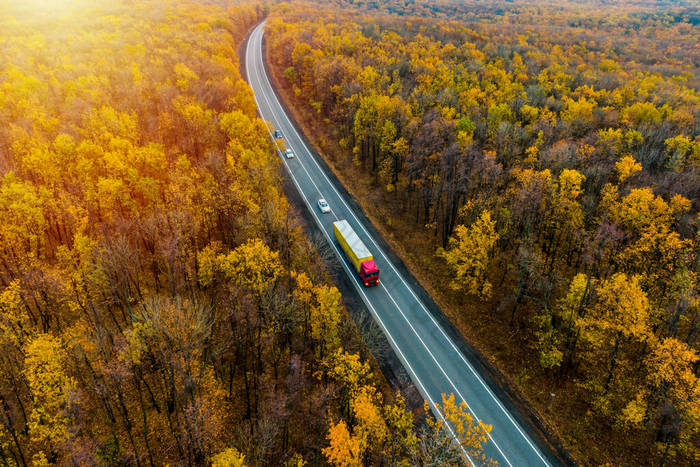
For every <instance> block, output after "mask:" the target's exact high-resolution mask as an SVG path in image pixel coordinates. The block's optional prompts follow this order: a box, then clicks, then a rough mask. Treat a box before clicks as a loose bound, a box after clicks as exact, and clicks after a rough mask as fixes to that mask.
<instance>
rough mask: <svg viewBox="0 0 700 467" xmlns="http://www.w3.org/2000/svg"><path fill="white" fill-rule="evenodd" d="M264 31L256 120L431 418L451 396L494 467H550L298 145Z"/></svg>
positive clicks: (249, 54) (251, 61) (251, 75)
mask: <svg viewBox="0 0 700 467" xmlns="http://www.w3.org/2000/svg"><path fill="white" fill-rule="evenodd" d="M264 24H265V23H264V22H263V23H261V24H259V25H258V26H257V27H256V28H255V29H254V30H253V31H252V32H251V35H250V37H249V39H248V44H247V47H246V56H245V64H246V74H247V75H248V76H247V78H248V82H249V84H250V85H251V87H252V88H253V91H254V93H255V100H256V102H257V104H258V110H259V112H260V115H261V116H262V118H263V119H264V120H266V121H268V122H271V123H272V125H273V126H274V128H276V129H279V130H281V131H282V132H283V133H284V137H285V139H286V141H287V146H288V147H290V148H291V149H292V150H293V151H294V153H295V154H296V157H295V158H293V159H286V158H284V157H282V161H283V162H284V164H285V166H286V169H287V171H288V173H289V175H290V178H291V179H292V181H293V182H294V184H295V186H296V188H297V189H298V190H299V193H300V194H301V197H302V198H303V199H304V202H305V203H306V206H307V208H308V209H309V210H310V211H311V214H312V215H313V217H314V219H315V221H316V223H317V224H318V226H319V227H320V229H321V231H322V232H323V234H324V235H325V237H326V240H327V241H328V243H329V244H330V246H331V247H332V249H333V250H334V251H335V254H336V255H337V257H338V260H339V261H340V262H341V263H342V265H343V268H344V270H345V272H346V273H347V274H348V275H349V276H350V280H351V281H352V283H353V284H354V286H355V288H356V289H357V292H358V294H359V295H360V297H361V298H362V300H363V301H364V303H365V305H366V306H367V308H368V309H369V310H370V312H371V313H372V316H373V317H374V319H375V320H376V321H377V323H378V324H379V326H380V327H381V328H382V330H383V331H384V334H385V335H386V337H387V339H388V340H389V343H390V344H391V346H392V348H393V350H394V352H395V353H396V355H397V356H398V357H399V360H400V361H401V363H402V364H403V365H404V367H405V368H406V370H407V371H408V373H409V375H410V376H411V379H412V380H413V382H414V383H415V385H416V386H417V387H418V389H419V391H420V392H421V394H422V396H423V397H424V398H425V400H426V401H428V403H429V404H430V405H431V407H432V409H433V412H434V413H435V414H436V416H437V417H439V418H442V414H441V413H439V412H438V411H437V410H436V408H435V403H436V402H437V403H441V401H442V398H441V394H450V393H454V395H455V400H456V401H457V402H461V401H465V402H466V403H467V404H468V406H469V410H470V411H471V412H472V415H474V417H475V418H477V419H480V420H482V421H484V422H485V423H488V424H490V425H492V426H493V429H492V431H491V433H490V439H489V441H488V443H487V444H486V446H485V453H486V455H487V456H488V457H491V458H492V459H494V460H496V461H498V464H499V465H501V466H505V465H508V466H525V465H551V461H549V460H548V459H547V458H548V457H549V456H547V457H545V455H543V453H542V451H541V450H540V448H539V447H538V446H537V445H536V444H535V443H534V442H533V440H532V439H531V437H530V436H529V435H528V434H527V432H526V431H525V429H524V428H523V426H522V425H521V423H519V422H518V421H517V420H516V418H519V417H518V415H517V414H511V413H509V412H508V410H507V409H506V408H505V407H504V405H503V404H502V403H501V401H500V400H499V399H498V397H497V396H496V394H495V393H494V391H493V390H492V389H491V388H489V386H488V385H487V383H486V382H485V381H484V380H483V379H482V377H481V376H480V375H479V374H478V372H477V371H476V369H475V368H474V366H473V365H472V364H471V363H470V362H469V360H468V359H467V358H466V357H465V356H464V355H463V354H462V353H461V352H460V351H459V348H458V347H457V346H456V345H455V343H454V342H453V341H452V340H451V339H450V338H449V337H448V336H447V334H446V333H445V331H444V330H443V329H442V327H441V326H440V325H439V324H438V322H437V321H436V320H435V319H434V318H433V316H432V315H431V314H430V312H429V311H428V310H427V308H426V307H425V305H424V304H423V303H422V302H421V300H420V299H419V298H418V296H417V295H416V293H415V292H414V291H413V290H412V288H411V287H410V286H409V284H408V283H407V281H406V280H405V279H404V278H403V277H402V276H401V274H400V272H399V271H398V270H397V268H396V267H394V265H393V264H392V263H391V261H390V259H389V258H388V257H387V255H385V254H384V252H383V251H382V249H381V248H380V246H379V244H378V243H377V242H376V241H375V239H374V238H373V237H372V236H371V234H370V233H369V232H368V231H367V229H366V228H365V227H364V226H363V224H362V223H361V221H360V219H358V217H357V216H356V215H355V213H354V212H353V210H352V208H351V207H350V205H349V204H348V203H347V202H346V200H345V199H344V198H343V196H342V195H341V193H339V191H338V189H337V188H336V186H334V184H333V182H331V180H330V179H329V178H328V177H327V175H326V174H325V172H324V171H323V170H322V168H321V166H320V165H319V163H318V162H317V160H316V159H315V158H314V155H313V154H312V151H310V150H309V148H308V147H307V146H306V144H305V143H304V141H303V139H302V138H301V136H300V135H299V133H298V132H297V129H296V128H295V126H294V125H293V124H292V122H291V120H290V118H289V117H288V116H287V114H286V113H285V110H284V108H283V107H282V105H281V104H280V102H279V100H278V98H277V95H276V94H275V91H274V89H273V87H272V84H271V83H270V80H269V79H268V76H267V72H266V70H265V64H264V57H263V49H262V37H263V27H264ZM319 198H325V199H326V200H327V201H328V203H329V204H330V207H331V209H332V211H331V212H330V213H327V214H322V213H321V212H320V210H319V209H318V206H317V204H316V203H317V201H318V199H319ZM339 219H347V221H348V222H349V223H350V225H352V227H353V229H355V231H356V232H357V234H358V235H359V236H360V238H361V239H362V241H363V242H364V243H365V244H366V245H367V247H368V248H369V249H370V250H371V251H372V253H373V254H374V260H375V261H376V263H377V266H378V267H379V269H380V271H381V273H380V280H381V281H380V285H379V286H377V287H372V288H365V287H364V286H363V285H362V284H361V283H360V281H359V278H358V276H357V274H356V273H355V272H354V269H351V264H350V263H349V261H348V260H347V258H346V257H345V256H344V255H343V254H342V252H341V250H340V248H339V245H338V243H337V242H336V241H335V240H334V238H333V225H332V224H333V222H334V221H336V220H339ZM465 455H466V452H465ZM469 461H470V462H471V459H469Z"/></svg>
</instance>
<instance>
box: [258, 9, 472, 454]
mask: <svg viewBox="0 0 700 467" xmlns="http://www.w3.org/2000/svg"><path fill="white" fill-rule="evenodd" d="M263 24H264V23H263ZM254 33H255V30H254V31H253V32H252V33H251V36H250V37H249V39H248V41H249V43H248V45H247V47H246V65H247V66H246V74H247V75H248V79H250V78H251V67H250V64H249V63H248V57H249V56H250V55H249V47H250V41H251V38H252V35H253V34H254ZM258 81H259V82H261V80H260V78H259V77H258ZM251 88H252V86H251ZM253 98H254V99H255V103H256V104H257V105H258V109H261V107H260V105H259V102H258V99H257V96H256V95H255V91H253ZM266 100H267V99H266ZM268 107H269V110H270V113H271V114H274V112H273V111H272V106H271V105H270V103H269V101H268ZM258 113H259V114H260V116H261V117H262V111H261V110H259V111H258ZM262 120H263V121H264V118H262ZM267 130H268V133H269V134H270V139H272V141H273V143H274V144H275V147H276V148H277V153H278V156H279V157H280V158H281V159H282V163H283V164H284V166H285V168H286V169H287V172H288V173H289V174H290V176H291V178H292V181H293V182H294V185H295V186H296V188H297V191H298V192H299V194H300V195H301V196H302V198H303V199H304V202H305V203H306V206H307V208H308V209H309V211H311V214H312V215H313V217H314V220H315V221H316V224H317V225H318V226H319V227H320V229H321V231H323V234H324V236H325V237H326V240H327V241H328V243H329V244H330V245H331V246H332V247H333V250H334V251H335V254H336V256H338V258H339V259H340V262H341V264H342V265H343V268H344V269H345V272H346V273H347V274H348V275H349V276H351V281H352V283H353V285H354V286H355V288H356V289H357V291H358V292H360V294H361V296H362V300H363V301H364V302H365V304H366V305H367V306H368V308H370V310H371V311H372V315H373V316H374V318H375V319H376V320H377V322H379V324H380V326H381V327H382V329H383V331H384V333H385V334H386V335H387V336H388V337H389V340H390V343H391V346H392V347H393V348H394V350H395V351H396V352H397V354H398V355H399V356H400V359H401V360H402V363H403V364H404V366H405V367H406V368H407V369H408V370H409V371H410V373H411V374H412V375H413V378H414V380H415V381H416V382H417V383H418V386H419V388H418V389H419V391H420V392H421V393H422V395H423V398H424V399H426V400H427V401H428V403H429V404H430V407H431V409H432V411H433V412H435V413H437V415H438V416H439V417H440V419H441V420H442V421H443V423H444V424H445V426H446V427H447V429H448V430H449V432H450V434H451V435H452V437H453V438H454V439H455V441H456V443H457V445H458V446H459V448H460V450H461V451H462V453H463V454H464V456H466V458H467V460H469V463H470V464H471V465H472V466H475V464H474V461H472V459H471V457H470V456H469V454H468V453H467V451H466V450H465V449H464V446H462V444H461V443H460V442H459V438H458V437H457V435H456V434H455V433H454V431H453V429H452V426H451V425H450V424H449V423H447V420H445V417H444V416H443V414H442V413H441V412H440V410H438V409H437V407H436V405H435V402H434V401H433V399H432V398H431V397H430V395H429V394H428V391H427V389H426V388H425V387H424V386H423V383H422V382H421V380H420V378H418V376H417V374H416V373H415V371H414V370H413V367H412V366H411V364H410V363H409V362H408V359H407V358H406V356H405V355H404V354H403V352H402V351H401V349H400V348H399V346H398V344H397V343H396V341H395V340H394V337H393V336H392V335H391V333H390V332H389V330H388V329H387V328H386V326H385V324H384V322H383V321H382V319H381V317H380V316H379V314H378V313H377V310H375V309H374V306H372V304H371V302H370V301H369V298H368V297H367V295H366V294H365V291H364V290H362V288H361V286H360V285H359V284H358V283H357V277H356V274H354V273H353V272H352V271H351V270H350V268H349V266H348V265H347V264H346V263H345V261H344V258H343V257H342V255H341V254H340V251H339V250H338V247H337V246H336V245H335V243H334V242H333V241H332V240H331V238H330V236H329V234H328V232H327V231H326V229H325V227H324V226H323V223H322V222H321V221H320V219H319V218H318V215H317V214H316V211H315V210H314V209H313V205H312V204H311V203H310V202H309V200H308V199H307V197H306V195H305V194H304V191H303V190H302V189H301V187H300V186H299V183H298V182H297V180H296V177H295V176H294V174H293V173H292V170H291V168H290V166H289V165H288V164H287V161H286V160H284V158H283V156H282V155H281V153H280V152H279V146H277V143H276V141H275V140H274V137H273V136H272V133H271V132H270V129H269V127H268V129H267ZM307 175H308V172H307ZM312 182H313V181H312ZM314 185H315V184H314ZM317 189H318V187H317ZM336 219H337V217H336ZM385 290H386V289H385Z"/></svg>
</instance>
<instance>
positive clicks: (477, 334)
mask: <svg viewBox="0 0 700 467" xmlns="http://www.w3.org/2000/svg"><path fill="white" fill-rule="evenodd" d="M266 58H267V63H268V72H269V73H270V75H271V78H272V81H273V83H274V85H275V87H276V88H277V91H278V93H279V94H280V97H281V98H282V99H283V101H284V104H285V105H286V107H287V108H288V109H289V110H290V112H291V114H292V116H293V118H294V120H295V121H296V123H297V124H298V125H299V127H300V129H301V130H302V131H303V132H304V134H305V135H306V136H307V137H308V139H309V142H310V143H311V144H312V146H313V149H314V150H315V151H316V152H317V153H318V154H319V155H321V157H322V158H323V159H324V161H325V162H326V165H327V166H328V167H329V168H330V169H331V170H332V171H333V173H334V175H335V176H336V178H337V179H338V180H340V181H341V183H342V184H343V185H344V186H345V188H346V189H347V191H348V192H349V193H350V194H351V195H352V196H353V197H354V201H355V202H356V203H357V204H359V206H360V207H361V209H362V211H363V214H364V215H365V216H366V217H367V218H368V219H369V220H370V221H371V222H372V223H373V225H374V227H375V228H376V229H377V230H378V231H379V232H380V233H381V235H382V236H383V237H384V240H385V241H386V242H387V243H388V244H389V246H390V247H391V249H392V250H393V251H394V253H396V254H397V255H398V256H399V257H400V259H401V260H402V261H403V262H404V263H405V265H406V266H407V268H408V269H409V270H410V272H411V273H412V274H413V275H414V276H415V277H416V279H417V280H418V281H419V282H420V285H421V286H422V287H424V288H425V290H426V291H427V292H428V293H429V294H430V295H431V298H432V299H433V300H434V301H435V303H437V305H438V306H439V307H440V308H441V310H442V312H443V313H444V314H445V315H446V317H447V318H448V319H449V320H450V321H451V323H452V324H453V325H454V326H455V327H456V328H457V329H458V330H459V332H460V333H461V335H462V336H463V337H464V338H465V340H466V341H467V342H468V343H469V344H470V345H471V346H473V347H474V348H475V349H476V350H477V351H478V352H479V353H480V354H481V357H482V358H483V359H484V360H485V361H486V362H488V364H490V365H492V366H493V367H495V368H496V369H497V371H498V372H500V373H501V375H502V379H503V380H504V381H505V384H506V385H507V386H508V389H509V391H508V392H510V393H512V394H516V395H517V396H518V397H517V398H518V399H521V400H522V401H524V402H525V404H524V405H525V410H529V411H531V412H532V417H530V418H531V419H532V418H535V419H537V420H538V421H539V422H540V423H541V425H543V427H544V430H545V431H546V432H547V437H548V438H549V440H548V441H549V442H550V443H551V444H553V445H555V446H558V447H559V449H558V450H559V451H560V453H561V454H563V455H564V456H565V457H569V456H570V457H571V458H573V461H574V462H580V463H582V464H585V465H601V464H604V463H606V462H609V461H611V460H612V461H617V462H623V465H624V464H628V463H629V465H643V464H645V463H647V462H648V459H649V457H648V456H647V455H646V453H645V451H646V452H647V453H648V451H647V450H648V449H649V447H648V446H647V447H646V448H643V447H642V446H639V449H634V450H633V451H631V450H630V445H629V440H625V439H622V438H619V439H614V434H613V433H611V430H607V429H602V430H598V429H591V428H592V426H591V425H590V424H589V423H586V421H585V420H584V415H585V413H586V411H587V409H588V408H587V407H586V406H585V404H583V403H582V402H581V401H582V400H583V398H581V397H578V394H579V393H580V392H581V391H582V390H583V389H582V388H580V387H578V386H577V385H576V383H575V382H574V381H572V380H571V379H568V380H567V379H564V378H559V377H557V376H556V373H547V372H545V371H544V370H543V369H542V368H541V367H540V366H539V364H538V359H537V355H536V351H535V350H534V349H533V348H531V344H529V343H528V342H527V341H526V340H525V339H524V338H522V337H519V335H518V333H517V332H516V329H514V327H513V326H511V325H510V324H509V320H508V318H507V315H509V313H507V312H506V311H503V310H499V309H498V308H499V302H500V298H501V297H503V296H504V294H506V293H508V292H507V291H506V290H505V289H504V288H499V287H498V286H497V284H498V283H499V282H502V281H501V280H500V278H493V280H492V282H493V283H494V293H493V297H494V298H493V299H492V300H491V301H490V302H479V301H477V300H474V299H471V298H470V297H467V296H465V295H464V294H463V293H459V292H455V291H454V290H452V289H451V288H450V287H449V283H450V280H451V278H450V275H449V271H448V270H447V267H446V265H445V263H444V262H443V261H440V260H439V259H438V258H437V257H436V256H435V248H436V247H435V245H437V244H438V243H439V241H438V240H437V239H436V238H435V237H434V235H433V232H432V230H431V229H427V228H422V227H421V226H420V225H419V224H417V223H416V222H415V212H406V211H405V210H403V209H402V207H401V202H400V200H399V199H397V197H396V196H394V195H393V194H391V193H387V192H386V190H384V188H383V187H382V186H381V185H380V184H378V183H377V182H376V180H375V179H374V177H373V176H372V175H369V174H368V173H367V172H366V171H365V170H363V168H362V167H360V166H356V165H354V164H353V163H351V162H350V161H351V157H350V156H349V155H348V152H349V151H348V150H347V149H343V148H341V147H340V145H339V144H338V141H339V140H340V135H338V134H336V132H335V131H334V129H333V128H332V127H331V126H330V125H329V124H327V123H325V122H323V120H322V119H321V118H320V117H319V116H318V115H316V114H314V113H313V111H312V110H311V108H310V106H307V105H304V104H303V103H301V102H299V101H298V100H297V99H296V98H295V96H294V93H293V90H292V88H291V86H289V85H288V83H287V80H286V79H284V77H283V76H282V74H281V71H280V70H278V69H276V68H275V67H272V66H270V65H269V64H270V63H271V61H270V60H269V55H268V57H266ZM506 282H507V281H506ZM521 314H522V313H521ZM520 325H523V324H522V323H520V324H519V323H517V321H516V323H515V324H514V326H520ZM516 405H519V406H522V405H523V404H516ZM641 444H643V443H641V442H640V445H641ZM561 448H563V450H564V451H565V452H563V453H562V452H561V450H562V449H561Z"/></svg>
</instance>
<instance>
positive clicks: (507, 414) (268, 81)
mask: <svg viewBox="0 0 700 467" xmlns="http://www.w3.org/2000/svg"><path fill="white" fill-rule="evenodd" d="M264 25H265V22H263V23H261V24H260V26H258V27H262V26H264ZM261 35H262V33H261ZM261 56H262V52H261ZM263 76H264V77H265V80H266V81H267V84H268V86H269V87H270V89H273V88H272V84H271V83H270V80H269V78H268V76H267V73H264V74H263ZM273 96H274V98H275V100H276V101H277V103H278V106H279V107H280V108H281V109H282V110H283V111H282V114H283V115H284V118H285V119H286V120H287V123H289V126H290V127H291V128H292V131H294V133H295V134H296V136H297V139H299V141H300V142H301V144H302V145H303V146H304V148H305V149H306V151H307V152H308V153H309V155H311V159H312V160H313V162H314V164H315V165H316V167H318V169H319V171H320V172H321V174H322V175H323V176H324V178H325V179H326V181H327V182H328V184H329V185H330V186H331V188H332V189H333V191H334V192H335V194H336V196H338V198H340V200H341V201H342V203H343V204H344V205H345V207H346V208H347V209H348V211H349V212H350V215H351V216H352V217H353V219H355V222H356V223H357V224H358V225H359V226H360V228H361V229H362V231H363V232H364V233H365V235H366V236H367V238H369V239H370V240H371V242H372V243H374V246H375V247H376V248H377V251H379V253H380V254H381V255H382V256H383V257H384V259H385V260H386V263H387V264H388V265H389V266H390V267H391V269H392V270H393V271H394V274H396V276H397V277H398V278H399V280H401V282H402V283H403V285H404V287H406V289H407V290H408V291H409V292H410V293H411V295H412V296H413V298H414V299H415V300H416V301H417V302H418V304H419V305H420V306H421V308H422V309H423V311H424V312H425V314H427V315H428V317H429V318H430V320H431V321H432V322H433V324H434V325H435V326H436V327H437V328H438V330H439V331H440V333H441V334H442V336H443V337H444V338H445V340H446V341H447V342H448V343H449V344H450V346H451V347H452V349H453V350H454V351H455V353H457V354H458V355H459V356H460V358H461V360H462V361H463V362H464V363H465V364H466V365H467V367H468V368H469V370H470V371H471V373H472V374H473V375H474V376H476V378H477V380H478V381H479V383H480V384H481V386H482V387H483V388H484V389H486V392H487V393H488V394H489V396H491V398H492V399H493V400H494V401H495V402H496V405H498V407H499V408H500V409H501V410H502V411H503V413H504V414H505V415H506V417H507V418H508V420H509V421H510V422H511V423H512V424H513V426H515V429H516V430H518V433H520V435H521V436H522V437H523V438H524V439H525V441H526V442H527V444H528V445H529V446H530V447H531V448H532V450H533V451H534V452H535V454H537V457H539V458H540V460H541V461H542V462H543V463H544V464H545V465H550V464H549V462H547V461H546V460H545V459H544V457H542V455H541V454H540V452H539V449H537V448H536V447H535V445H534V444H533V443H532V441H531V440H530V438H529V437H528V436H527V435H526V434H525V433H524V432H523V431H522V429H521V428H520V426H519V424H518V423H517V422H516V421H515V420H514V419H513V417H512V416H511V415H510V413H509V412H508V410H506V408H505V407H504V406H503V404H501V401H500V400H499V399H498V398H497V397H496V396H495V394H494V393H493V392H492V391H491V389H490V388H489V387H488V385H487V384H486V383H485V382H484V380H483V379H482V378H481V376H480V375H479V373H478V372H477V371H476V370H475V369H474V367H473V366H472V365H471V363H469V361H468V360H467V359H466V357H465V356H464V354H462V352H461V351H459V349H457V346H455V344H454V342H452V340H451V339H450V338H449V337H448V336H447V334H445V331H444V330H443V329H442V326H440V325H439V324H438V323H437V321H436V320H435V318H434V317H433V315H432V314H431V313H430V312H429V311H428V310H427V308H426V307H425V305H424V304H423V302H422V301H421V300H420V299H419V298H418V297H417V296H416V294H415V292H414V291H413V289H412V288H411V287H410V286H409V285H408V283H407V282H406V281H405V280H404V278H403V277H402V276H401V274H399V272H398V271H397V270H396V268H395V267H394V265H393V263H392V262H391V261H389V258H388V257H387V256H386V254H385V253H384V251H383V250H382V249H381V248H380V247H379V245H378V244H377V242H376V241H375V240H374V238H373V237H372V236H371V235H370V234H369V232H368V231H367V229H366V228H365V227H364V225H363V224H362V223H361V222H360V221H359V219H358V218H357V216H355V213H354V212H353V210H352V209H351V208H350V207H349V206H348V204H347V203H346V201H345V199H344V198H343V197H342V196H341V195H340V193H338V190H337V189H336V188H335V185H334V184H333V183H331V181H330V179H329V178H328V176H327V175H326V173H325V171H324V170H323V169H321V166H320V165H319V163H318V161H316V158H315V157H313V155H312V153H311V151H310V150H309V148H308V146H306V143H305V142H304V140H303V139H302V138H301V136H299V133H298V132H297V131H296V128H294V125H293V124H292V122H291V120H290V119H289V117H288V116H287V113H286V112H284V108H283V107H282V105H281V104H279V100H278V99H277V95H276V94H274V92H273ZM465 402H466V401H465ZM489 437H491V435H489ZM492 439H493V438H492Z"/></svg>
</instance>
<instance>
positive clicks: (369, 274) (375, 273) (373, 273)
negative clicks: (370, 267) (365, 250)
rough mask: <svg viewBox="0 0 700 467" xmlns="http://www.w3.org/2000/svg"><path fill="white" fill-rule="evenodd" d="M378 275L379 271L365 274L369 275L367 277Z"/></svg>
mask: <svg viewBox="0 0 700 467" xmlns="http://www.w3.org/2000/svg"><path fill="white" fill-rule="evenodd" d="M378 275H379V271H374V272H368V273H367V274H365V276H367V277H375V276H378Z"/></svg>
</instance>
